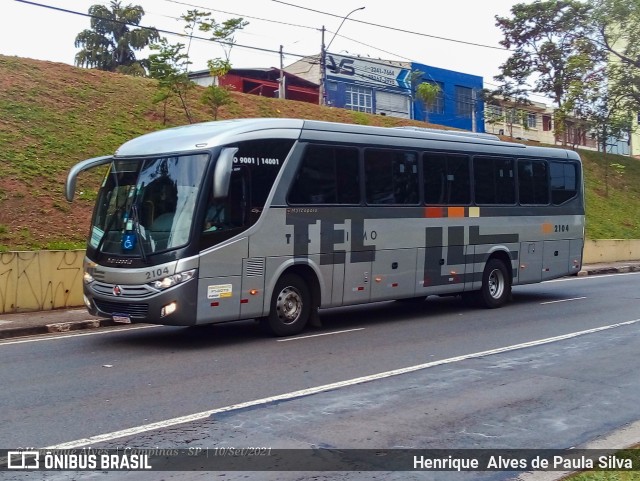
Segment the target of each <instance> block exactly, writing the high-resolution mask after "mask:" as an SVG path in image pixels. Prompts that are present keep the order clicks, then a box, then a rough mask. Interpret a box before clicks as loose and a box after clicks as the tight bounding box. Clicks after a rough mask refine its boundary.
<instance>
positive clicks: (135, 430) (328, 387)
mask: <svg viewBox="0 0 640 481" xmlns="http://www.w3.org/2000/svg"><path fill="white" fill-rule="evenodd" d="M639 322H640V319H634V320H632V321H625V322H618V323H616V324H610V325H608V326H602V327H596V328H593V329H587V330H584V331H578V332H571V333H569V334H563V335H561V336H555V337H549V338H546V339H539V340H537V341H530V342H524V343H521V344H514V345H511V346H505V347H500V348H497V349H490V350H488V351H481V352H476V353H472V354H464V355H462V356H456V357H451V358H448V359H442V360H440V361H432V362H427V363H424V364H417V365H415V366H409V367H404V368H401V369H394V370H392V371H385V372H381V373H378V374H371V375H369V376H362V377H357V378H354V379H347V380H345V381H339V382H334V383H331V384H324V385H322V386H316V387H311V388H307V389H301V390H299V391H292V392H288V393H284V394H279V395H277V396H270V397H266V398H262V399H255V400H253V401H246V402H242V403H238V404H232V405H230V406H224V407H221V408H216V409H210V410H208V411H202V412H199V413H195V414H189V415H187V416H180V417H176V418H172V419H166V420H164V421H158V422H155V423H150V424H144V425H142V426H135V427H132V428H128V429H123V430H121V431H114V432H111V433H105V434H98V435H95V436H91V437H88V438H83V439H76V440H75V441H69V442H67V443H62V444H57V445H54V446H47V447H45V448H41V449H75V448H80V447H82V446H87V445H95V444H96V443H101V442H106V441H112V440H114V439H119V438H123V437H126V436H134V435H136V434H140V433H144V432H147V431H153V430H156V429H163V428H167V427H170V426H175V425H178V424H184V423H188V422H193V421H200V420H203V419H206V418H208V417H210V416H212V415H214V414H218V413H223V412H228V411H233V410H236V409H244V408H248V407H253V406H259V405H261V404H268V403H271V402H275V401H286V400H290V399H294V398H298V397H303V396H310V395H312V394H318V393H321V392H326V391H332V390H335V389H340V388H343V387H348V386H355V385H357V384H362V383H365V382H370V381H377V380H380V379H385V378H389V377H393V376H399V375H401V374H407V373H411V372H415V371H421V370H424V369H428V368H431V367H436V366H442V365H444V364H452V363H455V362H460V361H465V360H468V359H477V358H481V357H486V356H491V355H493V354H502V353H504V352H510V351H516V350H519V349H526V348H528V347H535V346H541V345H543V344H551V343H554V342H558V341H564V340H566V339H572V338H575V337H578V336H584V335H586V334H593V333H596V332H601V331H606V330H609V329H616V328H618V327H623V326H630V325H633V324H637V323H639Z"/></svg>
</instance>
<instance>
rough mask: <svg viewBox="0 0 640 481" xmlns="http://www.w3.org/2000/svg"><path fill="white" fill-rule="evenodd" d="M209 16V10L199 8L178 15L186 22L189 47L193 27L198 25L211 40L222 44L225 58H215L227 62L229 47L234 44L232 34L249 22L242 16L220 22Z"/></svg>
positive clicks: (228, 60) (229, 52) (229, 54)
mask: <svg viewBox="0 0 640 481" xmlns="http://www.w3.org/2000/svg"><path fill="white" fill-rule="evenodd" d="M210 17H211V12H204V11H201V10H188V11H187V13H186V14H184V15H182V16H181V17H180V18H182V20H184V21H185V22H186V25H185V32H187V33H188V34H189V48H190V47H191V39H192V38H193V32H194V31H195V28H196V27H198V30H200V31H201V32H205V33H208V34H209V35H210V39H211V40H212V41H214V42H218V43H219V44H220V45H221V46H222V49H223V51H224V56H225V60H221V59H219V58H218V59H215V60H221V61H223V62H224V61H226V63H227V64H229V62H230V57H231V49H232V48H233V45H234V44H235V38H234V34H235V33H236V32H237V31H238V30H242V29H243V28H244V27H246V26H247V25H249V22H246V21H245V20H244V19H243V18H241V17H239V18H230V19H228V20H225V21H224V22H222V23H218V22H216V21H215V20H214V19H213V18H210ZM188 54H189V49H187V55H188ZM229 65H230V64H229Z"/></svg>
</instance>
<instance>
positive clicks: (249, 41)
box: [0, 0, 531, 87]
mask: <svg viewBox="0 0 640 481" xmlns="http://www.w3.org/2000/svg"><path fill="white" fill-rule="evenodd" d="M285 1H286V3H282V2H279V1H276V0H184V1H183V0H180V1H178V0H137V1H136V0H131V1H128V0H123V1H122V3H123V4H127V3H132V4H135V5H141V6H142V7H143V8H144V10H145V16H144V17H143V20H142V24H143V25H145V26H154V27H156V28H158V29H163V30H167V31H171V32H178V33H181V32H183V31H184V22H183V21H181V20H179V17H180V15H182V14H184V13H186V12H187V10H192V9H194V8H197V9H198V10H209V11H211V12H212V14H213V17H214V18H215V19H216V20H217V21H218V22H222V21H224V20H226V19H228V18H234V17H243V18H244V19H245V20H246V21H248V22H249V25H248V26H247V27H245V29H244V30H243V31H242V32H240V33H238V34H237V35H236V43H237V45H236V46H235V47H234V48H233V49H232V51H231V63H232V65H233V66H234V67H236V68H241V67H242V68H251V67H256V68H260V67H278V66H279V65H280V56H279V54H278V50H279V48H280V45H282V46H283V50H284V52H285V56H284V64H285V65H288V64H290V63H293V62H294V61H296V60H297V59H299V58H300V57H301V56H305V55H314V54H318V53H319V51H320V45H321V28H322V26H324V27H325V28H326V30H327V32H326V34H325V44H328V43H329V42H330V41H331V39H332V38H333V34H334V33H335V32H336V30H337V29H338V28H339V26H340V23H341V21H342V17H344V16H345V15H347V14H349V12H351V11H352V10H354V9H357V8H360V7H363V6H364V7H365V9H364V10H358V11H356V12H354V13H352V14H351V15H350V16H349V19H347V20H346V21H345V22H344V24H343V25H342V27H341V28H340V30H339V33H338V35H337V36H336V37H335V39H333V42H332V43H331V46H330V48H329V51H330V52H332V53H336V54H343V55H360V56H361V57H371V58H374V59H375V58H382V59H388V60H401V61H415V62H419V63H423V64H426V65H431V66H434V67H440V68H446V69H450V70H456V71H459V72H464V73H468V74H472V75H478V76H481V77H483V79H484V82H485V86H486V87H491V86H492V85H491V84H492V83H494V80H493V77H494V75H496V74H498V73H499V66H500V64H501V63H502V62H504V61H505V60H506V59H507V57H508V52H506V51H505V50H503V49H502V48H501V47H500V45H499V43H498V42H499V41H500V40H501V38H502V35H501V32H500V30H499V29H498V28H497V27H496V26H495V16H496V15H500V16H508V15H509V12H510V9H511V6H512V5H514V4H515V3H521V2H514V1H512V0H447V1H434V0H423V1H421V2H419V3H418V2H412V1H392V0H339V1H338V0H325V1H323V2H319V1H317V0H283V2H285ZM524 1H525V2H526V3H529V2H530V1H531V0H524ZM33 3H38V4H42V5H49V6H54V7H58V8H63V9H67V10H72V11H77V12H81V13H87V11H88V9H89V7H90V6H91V5H93V4H96V3H102V4H104V5H108V4H109V2H108V1H104V0H100V1H97V0H33ZM294 5H297V6H294ZM361 22H368V23H369V24H375V25H368V24H365V23H361ZM385 27H387V28H385ZM85 28H89V18H88V17H84V16H80V15H74V14H72V13H65V12H61V11H56V10H52V9H47V8H44V7H40V6H36V5H33V4H26V3H22V2H19V1H16V0H0V53H1V54H4V55H17V56H20V57H30V58H35V59H40V60H50V61H55V62H63V63H67V64H73V62H74V56H75V54H76V52H77V50H78V49H77V48H75V47H74V40H75V37H76V35H77V34H78V33H79V32H80V31H82V30H84V29H85ZM400 30H402V31H400ZM197 34H198V35H200V36H205V35H204V34H202V33H199V32H198V33H197ZM163 35H164V36H166V37H167V39H168V40H169V41H170V42H171V43H177V42H182V43H185V44H186V43H188V38H182V39H181V38H180V37H178V36H175V35H169V34H168V33H164V34H163ZM434 37H441V38H440V39H439V38H434ZM445 39H449V40H445ZM463 42H467V43H463ZM471 44H480V45H485V46H487V47H483V46H477V45H471ZM489 47H494V48H489ZM259 49H265V50H267V51H264V50H259ZM190 54H191V59H192V61H193V65H192V66H191V69H192V70H203V69H206V61H207V59H210V58H215V57H222V56H223V55H224V54H223V51H222V49H221V47H220V46H219V45H216V44H213V43H211V42H207V41H204V40H198V39H194V40H193V42H192V45H191V51H190Z"/></svg>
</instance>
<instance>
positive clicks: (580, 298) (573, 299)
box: [540, 296, 586, 306]
mask: <svg viewBox="0 0 640 481" xmlns="http://www.w3.org/2000/svg"><path fill="white" fill-rule="evenodd" d="M582 299H586V297H584V296H583V297H572V298H571V299H560V300H557V301H547V302H541V303H540V305H541V306H544V305H545V304H557V303H558V302H569V301H580V300H582Z"/></svg>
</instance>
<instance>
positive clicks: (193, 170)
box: [89, 154, 209, 259]
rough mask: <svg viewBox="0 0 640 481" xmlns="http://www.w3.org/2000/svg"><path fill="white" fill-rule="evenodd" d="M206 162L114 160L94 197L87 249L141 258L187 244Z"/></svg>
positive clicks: (200, 158) (196, 158) (194, 158)
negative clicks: (93, 210) (96, 198)
mask: <svg viewBox="0 0 640 481" xmlns="http://www.w3.org/2000/svg"><path fill="white" fill-rule="evenodd" d="M208 158H209V155H208V154H196V155H182V156H167V157H158V158H152V159H126V160H114V161H113V162H112V163H111V166H110V168H109V171H108V172H107V175H106V177H105V179H104V182H103V183H102V187H101V188H100V191H99V193H98V200H97V205H96V210H95V212H94V215H93V222H92V225H91V236H90V239H89V245H90V246H91V247H93V248H95V249H96V250H100V251H102V252H105V253H108V254H116V255H126V256H139V257H142V258H143V259H144V258H145V257H146V256H148V255H151V254H155V253H157V252H161V251H165V250H168V249H174V248H177V247H180V246H183V245H185V244H186V243H187V241H188V240H189V233H190V232H191V226H192V223H193V215H194V211H195V206H196V200H197V197H198V192H199V190H200V188H201V183H202V179H203V174H204V171H205V168H206V165H207V161H208Z"/></svg>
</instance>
